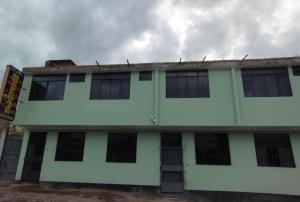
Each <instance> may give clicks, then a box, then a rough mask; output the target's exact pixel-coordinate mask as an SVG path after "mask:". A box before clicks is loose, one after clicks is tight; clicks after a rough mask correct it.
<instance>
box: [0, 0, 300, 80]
mask: <svg viewBox="0 0 300 202" xmlns="http://www.w3.org/2000/svg"><path fill="white" fill-rule="evenodd" d="M299 39H300V1H299V0H248V1H246V0H245V1H241V0H213V1H212V0H190V1H189V0H173V1H172V0H166V1H163V0H159V1H151V0H147V1H146V0H145V1H143V0H127V1H124V0H120V1H114V0H109V1H108V0H106V1H100V0H64V1H62V0H60V1H59V0H52V1H50V0H49V1H46V0H42V1H41V0H22V1H13V0H1V1H0V67H1V68H0V70H1V76H0V79H1V77H2V72H3V68H4V67H5V65H6V64H13V65H15V66H16V67H18V68H20V69H21V68H22V67H24V66H41V65H44V63H45V60H48V59H68V58H70V59H72V60H73V61H74V62H75V63H77V64H95V60H98V61H99V62H100V63H102V64H108V63H126V59H127V58H128V59H129V61H130V62H131V63H135V62H156V61H178V60H179V58H180V57H182V58H183V60H185V61H186V60H202V58H203V57H204V56H207V60H212V59H237V58H238V59H241V58H242V57H244V56H245V55H246V54H249V57H248V58H257V57H281V56H297V55H300V43H299Z"/></svg>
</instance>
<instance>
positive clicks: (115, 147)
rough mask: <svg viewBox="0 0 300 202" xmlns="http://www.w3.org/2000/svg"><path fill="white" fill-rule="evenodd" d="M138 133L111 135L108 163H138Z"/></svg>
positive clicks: (109, 137) (109, 135) (108, 145)
mask: <svg viewBox="0 0 300 202" xmlns="http://www.w3.org/2000/svg"><path fill="white" fill-rule="evenodd" d="M136 139H137V135H136V133H109V134H108V142H107V152H106V162H122V163H135V162H136V142H137V141H136Z"/></svg>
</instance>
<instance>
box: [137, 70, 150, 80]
mask: <svg viewBox="0 0 300 202" xmlns="http://www.w3.org/2000/svg"><path fill="white" fill-rule="evenodd" d="M139 81H152V71H139Z"/></svg>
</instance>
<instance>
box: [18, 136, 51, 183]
mask: <svg viewBox="0 0 300 202" xmlns="http://www.w3.org/2000/svg"><path fill="white" fill-rule="evenodd" d="M32 135H37V136H40V138H41V140H40V141H41V143H42V144H43V150H42V153H41V158H40V164H41V165H40V168H39V171H38V172H39V174H38V178H36V179H34V178H30V177H29V176H26V174H27V173H26V171H25V168H26V167H25V166H27V165H26V163H27V162H30V160H29V159H28V155H29V154H28V152H29V151H28V148H29V146H30V144H31V143H32V141H33V140H32ZM46 140H47V132H30V133H29V138H28V143H27V147H26V153H25V157H24V163H23V168H22V174H21V181H28V182H39V180H40V174H41V170H42V164H43V160H44V153H45V146H46Z"/></svg>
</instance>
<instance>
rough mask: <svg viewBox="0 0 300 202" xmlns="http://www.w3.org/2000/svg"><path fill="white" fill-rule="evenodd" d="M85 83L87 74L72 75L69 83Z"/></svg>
mask: <svg viewBox="0 0 300 202" xmlns="http://www.w3.org/2000/svg"><path fill="white" fill-rule="evenodd" d="M84 81H85V74H84V73H81V74H70V78H69V82H70V83H73V82H84Z"/></svg>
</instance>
